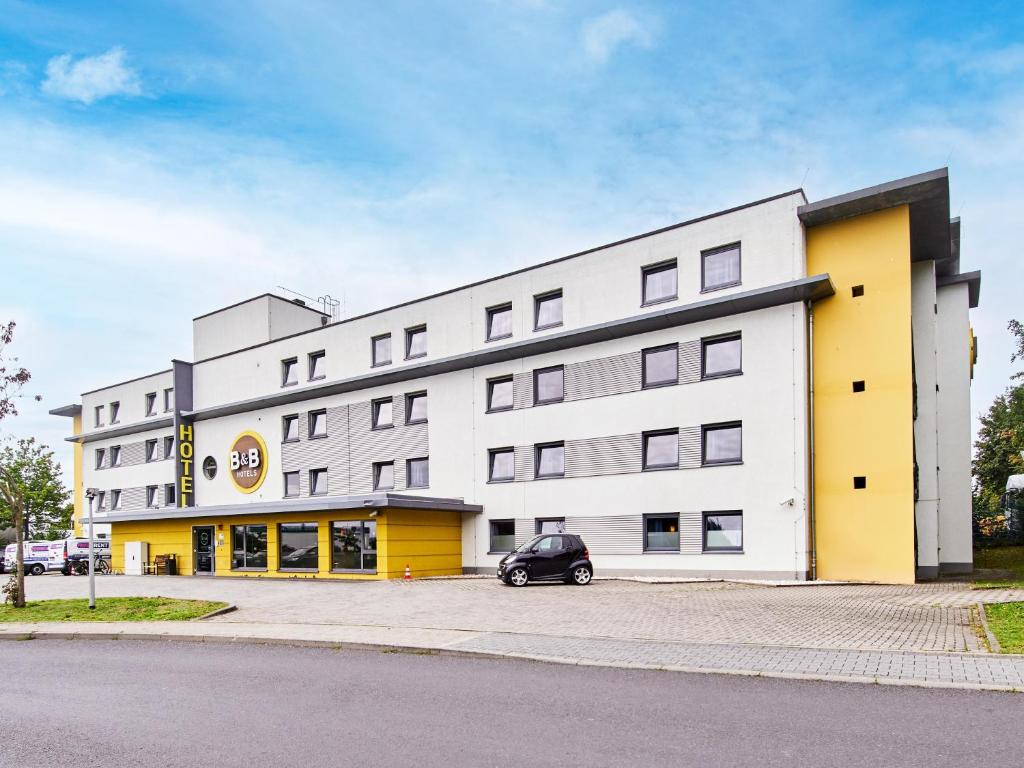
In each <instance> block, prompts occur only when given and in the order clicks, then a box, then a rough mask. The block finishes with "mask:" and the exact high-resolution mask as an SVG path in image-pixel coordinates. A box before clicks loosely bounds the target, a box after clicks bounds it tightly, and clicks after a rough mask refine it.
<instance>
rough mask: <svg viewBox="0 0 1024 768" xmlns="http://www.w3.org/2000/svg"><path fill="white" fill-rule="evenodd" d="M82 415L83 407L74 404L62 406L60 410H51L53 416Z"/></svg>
mask: <svg viewBox="0 0 1024 768" xmlns="http://www.w3.org/2000/svg"><path fill="white" fill-rule="evenodd" d="M81 413H82V406H80V405H77V404H75V403H72V404H71V405H62V406H61V407H60V408H53V409H52V410H50V415H51V416H79V415H81Z"/></svg>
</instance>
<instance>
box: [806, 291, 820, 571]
mask: <svg viewBox="0 0 1024 768" xmlns="http://www.w3.org/2000/svg"><path fill="white" fill-rule="evenodd" d="M807 401H808V406H807V407H808V414H807V432H808V449H809V450H808V476H809V477H808V480H809V482H808V485H809V486H810V487H809V488H808V491H809V493H808V495H807V516H808V525H809V528H810V545H811V581H816V580H817V578H818V547H817V531H816V523H815V518H814V512H815V496H816V493H815V482H814V305H813V304H812V303H811V302H810V301H808V302H807Z"/></svg>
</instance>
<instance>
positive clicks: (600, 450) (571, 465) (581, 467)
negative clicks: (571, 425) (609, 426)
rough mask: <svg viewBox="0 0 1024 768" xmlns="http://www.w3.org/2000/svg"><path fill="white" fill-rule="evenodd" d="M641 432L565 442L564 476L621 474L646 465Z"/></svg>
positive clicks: (637, 470)
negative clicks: (644, 463)
mask: <svg viewBox="0 0 1024 768" xmlns="http://www.w3.org/2000/svg"><path fill="white" fill-rule="evenodd" d="M642 443H643V440H642V438H641V435H640V434H632V435H612V436H610V437H591V438H587V439H585V440H567V441H566V443H565V476H566V477H593V476H596V475H621V474H624V473H626V472H639V471H640V470H642V469H643V448H642Z"/></svg>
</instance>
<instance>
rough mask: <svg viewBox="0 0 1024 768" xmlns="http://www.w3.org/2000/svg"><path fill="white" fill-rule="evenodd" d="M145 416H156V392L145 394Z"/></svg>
mask: <svg viewBox="0 0 1024 768" xmlns="http://www.w3.org/2000/svg"><path fill="white" fill-rule="evenodd" d="M146 415H147V416H156V392H147V393H146Z"/></svg>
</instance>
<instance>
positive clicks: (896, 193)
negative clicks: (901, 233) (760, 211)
mask: <svg viewBox="0 0 1024 768" xmlns="http://www.w3.org/2000/svg"><path fill="white" fill-rule="evenodd" d="M943 189H944V190H945V192H946V194H947V195H948V194H949V169H948V168H936V169H935V170H933V171H926V172H925V173H919V174H916V175H914V176H907V177H905V178H902V179H895V180H893V181H887V182H884V183H882V184H876V185H875V186H873V187H865V188H863V189H857V190H854V191H853V192H846V193H844V194H841V195H836V196H835V197H828V198H825V199H824V200H818V201H816V202H813V203H807V204H806V205H801V206H800V207H799V208H797V216H798V217H799V218H800V221H802V222H803V223H804V224H806V225H807V226H817V225H819V224H826V223H828V222H831V221H839V220H840V219H846V218H850V217H852V216H859V215H861V214H864V213H872V212H874V211H880V210H883V209H885V208H892V207H894V206H897V205H901V204H904V203H913V202H917V201H919V200H922V199H924V198H926V197H929V196H932V195H934V194H936V193H940V192H941V191H942V190H943Z"/></svg>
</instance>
